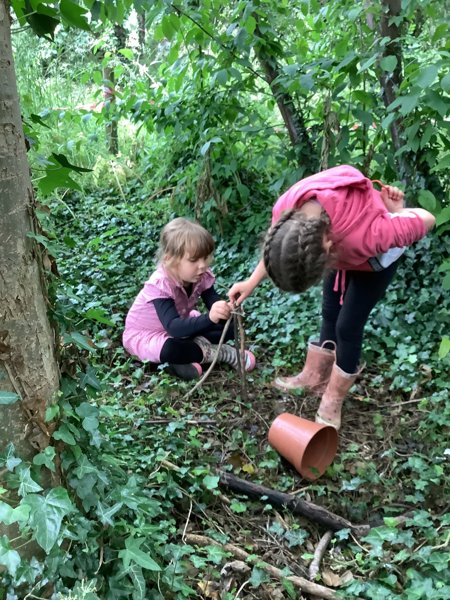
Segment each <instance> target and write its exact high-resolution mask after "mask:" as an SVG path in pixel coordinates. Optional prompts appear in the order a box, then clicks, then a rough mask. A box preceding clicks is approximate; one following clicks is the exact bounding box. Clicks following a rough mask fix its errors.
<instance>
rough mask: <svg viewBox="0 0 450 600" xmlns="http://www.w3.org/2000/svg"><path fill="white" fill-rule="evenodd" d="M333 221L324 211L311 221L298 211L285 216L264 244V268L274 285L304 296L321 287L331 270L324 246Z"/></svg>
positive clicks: (268, 234) (286, 213) (292, 211)
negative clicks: (311, 289) (324, 276)
mask: <svg viewBox="0 0 450 600" xmlns="http://www.w3.org/2000/svg"><path fill="white" fill-rule="evenodd" d="M329 230H330V218H329V216H328V215H327V214H326V212H324V211H323V210H322V212H321V214H320V216H319V217H317V218H308V217H307V216H306V215H304V214H303V213H301V212H299V211H298V210H296V209H292V210H289V211H287V212H285V213H284V214H283V215H282V216H281V217H280V219H279V220H278V221H277V223H275V225H273V227H271V228H270V229H269V231H268V232H267V235H266V239H265V241H264V266H265V267H266V271H267V273H268V275H269V277H270V278H271V279H272V281H273V282H274V284H275V285H276V286H277V287H279V288H280V289H282V290H284V291H286V292H297V293H298V292H304V291H305V290H307V289H308V288H309V287H311V286H312V285H315V284H316V283H318V282H319V281H320V280H321V278H322V277H323V275H324V273H325V271H326V268H327V266H328V263H329V261H328V254H327V251H326V250H325V248H324V246H323V239H324V235H325V234H326V233H328V232H329Z"/></svg>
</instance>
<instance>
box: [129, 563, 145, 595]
mask: <svg viewBox="0 0 450 600" xmlns="http://www.w3.org/2000/svg"><path fill="white" fill-rule="evenodd" d="M128 575H129V576H130V579H131V581H132V582H133V585H134V590H133V600H145V598H146V595H145V590H146V586H145V579H144V575H143V573H142V569H141V567H140V566H139V565H137V564H136V563H132V564H131V565H130V566H129V567H128Z"/></svg>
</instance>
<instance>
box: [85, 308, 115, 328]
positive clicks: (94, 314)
mask: <svg viewBox="0 0 450 600" xmlns="http://www.w3.org/2000/svg"><path fill="white" fill-rule="evenodd" d="M84 316H85V317H86V319H90V320H91V321H97V323H103V324H105V325H110V326H111V327H113V326H114V323H113V322H112V321H111V319H108V317H107V313H106V311H105V310H104V309H103V308H90V309H89V310H87V311H86V312H85V313H84Z"/></svg>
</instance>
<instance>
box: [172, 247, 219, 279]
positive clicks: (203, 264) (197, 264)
mask: <svg viewBox="0 0 450 600" xmlns="http://www.w3.org/2000/svg"><path fill="white" fill-rule="evenodd" d="M210 264H211V256H207V257H202V258H191V255H190V254H189V253H185V255H184V256H183V258H181V259H180V260H179V261H178V262H176V263H175V264H174V265H173V267H172V273H173V274H174V275H175V277H176V278H177V279H178V280H179V281H181V282H182V283H183V285H189V284H191V283H197V281H198V280H199V279H200V277H201V276H202V275H203V273H204V272H205V271H206V270H207V268H208V267H209V265H210Z"/></svg>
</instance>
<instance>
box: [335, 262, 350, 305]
mask: <svg viewBox="0 0 450 600" xmlns="http://www.w3.org/2000/svg"><path fill="white" fill-rule="evenodd" d="M339 274H340V276H339ZM346 278H347V272H346V271H345V269H340V270H338V271H336V277H335V279H334V286H333V292H339V280H340V284H341V285H340V291H341V297H340V298H339V304H340V305H341V306H342V305H343V304H344V294H345V284H346Z"/></svg>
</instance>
